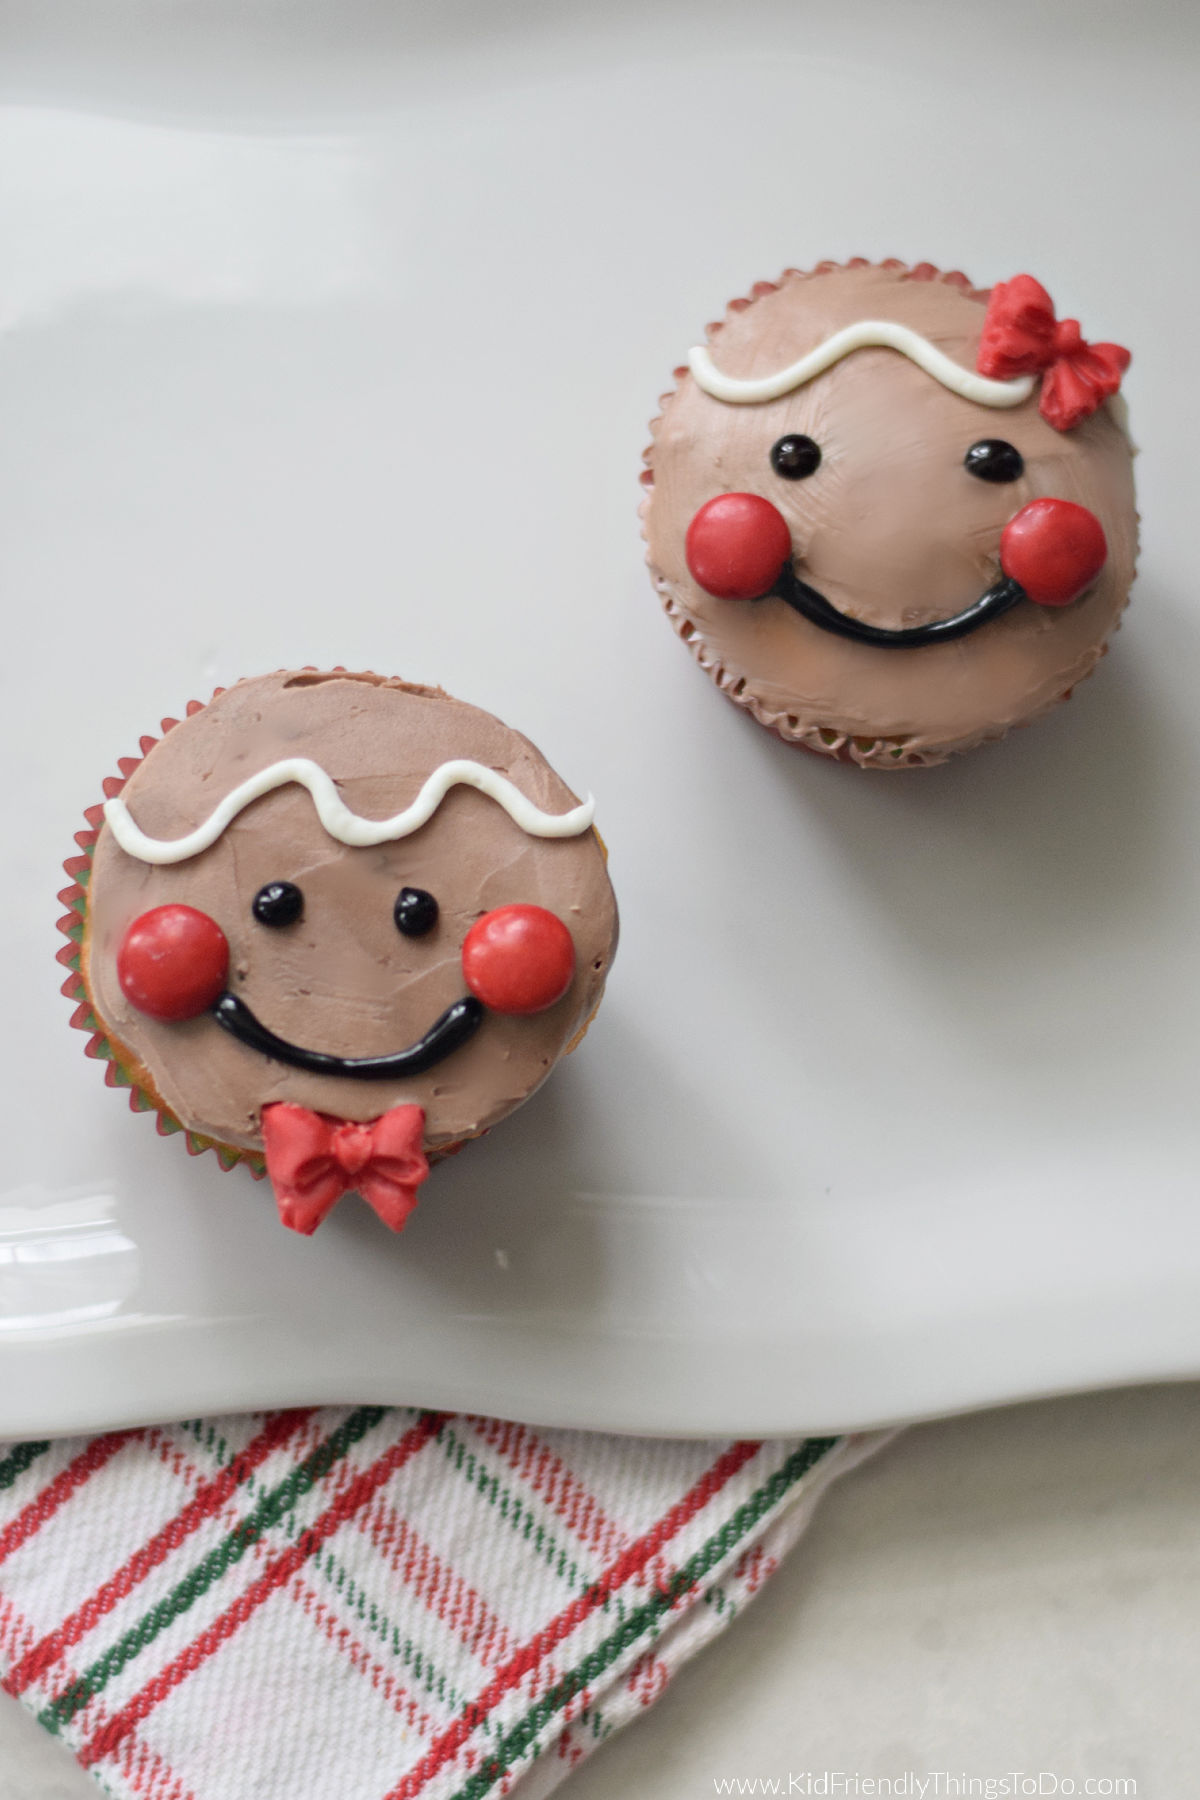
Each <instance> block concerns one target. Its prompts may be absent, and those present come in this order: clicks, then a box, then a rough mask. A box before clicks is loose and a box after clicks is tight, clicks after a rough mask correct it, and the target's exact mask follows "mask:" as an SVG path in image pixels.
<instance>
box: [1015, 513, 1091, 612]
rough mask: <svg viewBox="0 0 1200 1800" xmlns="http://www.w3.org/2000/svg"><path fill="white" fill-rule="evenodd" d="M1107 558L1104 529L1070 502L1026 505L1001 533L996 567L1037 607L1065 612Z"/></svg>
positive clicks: (1089, 515) (1088, 514) (1089, 583)
mask: <svg viewBox="0 0 1200 1800" xmlns="http://www.w3.org/2000/svg"><path fill="white" fill-rule="evenodd" d="M1107 558H1108V544H1107V543H1106V541H1105V537H1104V527H1103V526H1102V525H1101V523H1100V521H1099V519H1098V518H1097V517H1096V515H1095V513H1092V512H1089V511H1088V509H1087V507H1086V506H1076V505H1075V503H1074V501H1072V500H1053V499H1044V500H1031V501H1030V502H1029V505H1028V506H1023V507H1022V508H1021V510H1020V512H1019V513H1016V514H1015V515H1014V516H1013V517H1012V518H1011V519H1010V520H1009V521H1008V524H1007V525H1006V526H1005V527H1004V533H1003V535H1002V537H1001V539H1000V567H1001V568H1002V569H1003V570H1004V573H1005V574H1006V575H1007V576H1009V577H1010V579H1011V580H1013V581H1019V582H1020V584H1021V586H1022V587H1023V588H1024V589H1025V592H1026V593H1027V594H1028V595H1029V598H1030V599H1031V600H1033V601H1036V603H1037V604H1038V605H1039V606H1068V605H1070V603H1071V601H1072V600H1076V599H1078V597H1079V595H1080V594H1082V593H1083V591H1084V589H1085V588H1086V587H1090V586H1091V584H1092V582H1093V581H1095V579H1096V577H1097V575H1099V573H1100V571H1101V569H1102V568H1103V567H1104V564H1105V562H1106V560H1107Z"/></svg>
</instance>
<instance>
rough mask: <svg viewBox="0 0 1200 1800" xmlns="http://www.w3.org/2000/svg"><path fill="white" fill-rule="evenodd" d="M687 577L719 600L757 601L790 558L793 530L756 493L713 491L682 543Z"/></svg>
mask: <svg viewBox="0 0 1200 1800" xmlns="http://www.w3.org/2000/svg"><path fill="white" fill-rule="evenodd" d="M684 550H685V552H686V555H687V566H688V568H689V569H690V571H691V574H692V579H693V580H694V581H695V582H697V583H698V585H699V586H700V587H702V588H703V589H704V591H705V593H706V594H713V595H715V596H716V598H717V599H718V600H759V599H761V598H762V596H763V595H764V594H767V593H769V592H770V590H771V589H772V588H773V587H774V585H775V582H776V580H777V579H778V576H779V571H780V569H782V567H783V565H784V563H786V562H790V561H791V556H792V534H791V532H790V531H789V530H788V527H787V521H786V519H785V518H784V516H783V514H782V513H781V512H780V511H779V510H778V508H777V507H774V506H772V505H771V502H770V501H769V500H764V499H763V498H762V495H761V494H718V495H717V497H716V499H715V500H707V501H705V503H704V505H703V506H702V507H701V508H700V511H699V512H698V513H697V514H696V516H695V518H694V519H693V520H692V522H691V524H690V525H689V526H688V529H687V538H686V540H685V543H684Z"/></svg>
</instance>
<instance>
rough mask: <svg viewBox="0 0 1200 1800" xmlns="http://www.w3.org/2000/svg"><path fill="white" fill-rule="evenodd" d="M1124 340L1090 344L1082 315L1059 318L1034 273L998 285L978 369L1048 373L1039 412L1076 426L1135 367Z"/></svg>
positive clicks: (1062, 426)
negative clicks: (1081, 325)
mask: <svg viewBox="0 0 1200 1800" xmlns="http://www.w3.org/2000/svg"><path fill="white" fill-rule="evenodd" d="M1129 362H1130V357H1129V352H1128V350H1125V349H1123V348H1122V346H1121V345H1120V344H1087V343H1085V342H1084V340H1083V338H1082V336H1081V335H1080V331H1079V320H1078V319H1056V318H1055V316H1054V302H1053V300H1051V298H1050V296H1049V294H1048V293H1047V292H1046V290H1045V288H1044V287H1043V286H1042V284H1041V282H1040V281H1035V280H1034V278H1033V276H1032V275H1014V276H1013V278H1012V280H1011V281H999V282H997V283H996V286H995V287H994V288H993V289H992V293H991V298H990V299H989V301H988V308H987V314H986V316H985V318H984V321H983V333H982V336H981V337H980V340H979V359H978V361H977V362H976V365H975V366H976V368H977V369H978V370H979V373H980V374H981V375H989V376H991V377H992V379H993V380H995V381H1011V380H1012V378H1013V376H1014V375H1038V374H1040V375H1041V376H1042V393H1041V399H1040V400H1039V402H1038V411H1039V412H1040V413H1041V415H1042V417H1043V419H1045V420H1046V421H1047V423H1048V424H1051V425H1053V426H1054V429H1055V430H1056V431H1072V430H1074V428H1075V426H1076V425H1079V424H1081V423H1082V422H1083V420H1084V419H1087V418H1090V417H1091V415H1092V414H1093V413H1094V412H1095V411H1096V409H1097V407H1098V406H1101V405H1103V403H1104V401H1105V400H1110V399H1111V398H1112V396H1113V395H1114V394H1115V393H1116V392H1117V390H1118V388H1119V387H1120V385H1121V377H1122V375H1123V374H1124V373H1125V371H1126V369H1127V368H1128V367H1129Z"/></svg>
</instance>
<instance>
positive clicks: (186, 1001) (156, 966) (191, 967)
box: [117, 906, 229, 1021]
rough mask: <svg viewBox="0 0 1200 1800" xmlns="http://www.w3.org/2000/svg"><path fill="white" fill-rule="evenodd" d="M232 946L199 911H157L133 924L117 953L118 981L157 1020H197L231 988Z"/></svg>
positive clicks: (173, 908) (175, 908) (168, 908)
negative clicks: (227, 986)
mask: <svg viewBox="0 0 1200 1800" xmlns="http://www.w3.org/2000/svg"><path fill="white" fill-rule="evenodd" d="M228 969H229V945H228V943H227V942H226V939H225V933H224V932H223V931H222V930H221V927H220V926H219V925H218V924H217V922H216V920H215V919H210V918H209V916H208V914H207V913H202V912H198V911H197V910H196V908H195V907H194V906H156V907H154V908H153V909H152V910H151V911H150V912H144V913H142V915H141V917H140V918H137V919H135V920H134V921H133V924H132V925H131V926H130V927H129V930H128V931H127V932H126V933H125V936H124V938H123V939H122V940H121V948H120V949H119V950H118V951H117V980H118V981H119V982H120V984H121V992H122V993H123V994H124V996H125V998H126V999H127V1000H128V1001H129V1003H130V1005H131V1006H136V1007H137V1009H138V1011H139V1012H143V1013H148V1014H149V1016H150V1017H151V1018H152V1019H169V1020H171V1021H178V1020H180V1019H194V1018H196V1017H197V1015H198V1014H200V1013H202V1012H207V1011H208V1009H209V1007H210V1006H211V1005H212V1003H213V1001H214V1000H215V999H216V998H217V996H218V995H219V994H220V993H221V991H222V990H223V988H224V986H225V976H226V974H227V972H228Z"/></svg>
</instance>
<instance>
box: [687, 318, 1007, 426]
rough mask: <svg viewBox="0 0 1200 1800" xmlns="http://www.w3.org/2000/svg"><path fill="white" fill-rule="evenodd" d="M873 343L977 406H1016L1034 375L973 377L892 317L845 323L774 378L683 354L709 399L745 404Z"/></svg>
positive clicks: (698, 352)
mask: <svg viewBox="0 0 1200 1800" xmlns="http://www.w3.org/2000/svg"><path fill="white" fill-rule="evenodd" d="M876 345H881V346H882V347H883V348H884V349H887V350H899V352H900V354H901V355H902V356H907V357H908V359H909V361H910V362H915V363H916V365H917V367H918V368H920V369H924V371H925V373H926V374H927V375H932V376H933V378H934V380H935V381H940V382H941V384H942V386H943V387H947V388H950V389H951V390H952V392H954V393H956V394H961V395H962V397H963V399H964V400H974V401H975V402H976V403H977V404H978V405H980V406H1020V404H1021V402H1022V400H1027V399H1028V398H1029V396H1030V394H1031V393H1032V392H1033V384H1034V380H1035V379H1036V378H1035V377H1034V376H1032V375H1019V376H1017V377H1016V379H1015V380H1013V381H992V380H990V379H989V378H988V377H987V376H986V375H978V374H976V372H975V371H974V369H964V368H963V366H962V364H961V363H956V362H955V361H954V359H953V357H950V356H947V355H946V352H945V351H944V350H939V349H938V347H937V345H936V344H931V343H930V342H929V339H928V338H924V337H922V336H921V334H920V332H919V331H914V330H913V329H912V327H911V326H909V325H898V324H896V323H895V322H894V321H893V320H891V319H860V320H858V322H857V323H856V324H854V325H846V326H844V327H843V328H842V330H841V331H835V332H834V334H833V336H832V337H829V338H826V339H825V342H824V343H823V344H818V345H817V347H816V349H815V350H810V351H808V353H807V355H805V356H802V357H800V358H799V360H798V361H797V362H794V363H789V364H788V366H787V368H786V369H780V370H779V371H778V373H777V374H775V375H761V376H758V377H757V378H752V379H748V380H745V381H742V380H739V379H738V377H737V376H735V375H723V374H722V373H721V371H720V369H718V368H717V366H716V364H715V363H714V362H713V359H712V357H711V356H710V355H709V353H708V351H707V350H706V349H705V348H704V347H703V345H700V346H698V347H697V348H696V349H694V350H689V351H688V367H689V368H690V369H691V371H692V374H693V375H694V376H695V378H696V380H697V382H698V383H699V385H700V386H701V387H702V388H703V389H704V392H705V393H706V394H711V395H712V397H713V399H714V400H728V401H730V402H731V403H732V404H733V405H735V406H749V405H752V404H756V403H757V402H759V401H762V400H778V399H779V397H780V396H781V395H782V394H790V393H791V391H792V389H793V388H798V387H803V385H804V383H805V382H806V381H811V380H812V379H813V377H814V376H815V375H822V374H824V372H825V370H826V369H828V368H831V367H832V366H833V364H834V363H835V362H840V361H841V359H842V357H843V356H849V355H850V352H851V351H852V350H866V349H868V348H870V347H873V346H876Z"/></svg>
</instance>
